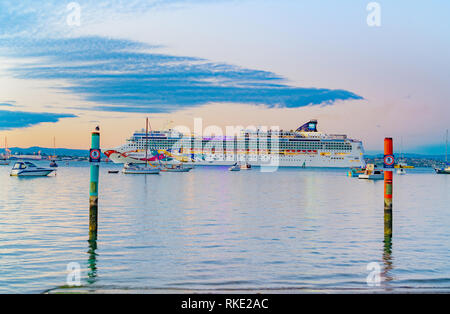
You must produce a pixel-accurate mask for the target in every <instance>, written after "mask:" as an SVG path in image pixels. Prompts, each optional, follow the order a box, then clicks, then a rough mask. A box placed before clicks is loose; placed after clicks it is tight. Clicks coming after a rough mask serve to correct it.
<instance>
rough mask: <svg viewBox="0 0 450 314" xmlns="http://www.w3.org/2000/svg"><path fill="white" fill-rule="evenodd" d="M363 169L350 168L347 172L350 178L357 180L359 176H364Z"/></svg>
mask: <svg viewBox="0 0 450 314" xmlns="http://www.w3.org/2000/svg"><path fill="white" fill-rule="evenodd" d="M364 171H365V168H352V169H350V170H349V171H348V172H347V175H348V176H349V177H351V178H357V177H358V176H359V175H360V174H364Z"/></svg>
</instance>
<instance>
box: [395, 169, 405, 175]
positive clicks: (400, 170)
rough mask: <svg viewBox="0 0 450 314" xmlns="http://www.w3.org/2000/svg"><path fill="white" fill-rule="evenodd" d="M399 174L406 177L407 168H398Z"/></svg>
mask: <svg viewBox="0 0 450 314" xmlns="http://www.w3.org/2000/svg"><path fill="white" fill-rule="evenodd" d="M397 174H398V175H405V174H406V170H405V168H398V169H397Z"/></svg>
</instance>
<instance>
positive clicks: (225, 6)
mask: <svg viewBox="0 0 450 314" xmlns="http://www.w3.org/2000/svg"><path fill="white" fill-rule="evenodd" d="M369 2H370V1H361V0H343V1H333V0H319V1H312V0H311V1H300V0H241V1H239V0H215V1H202V0H184V1H183V0H165V1H164V0H159V1H158V0H150V1H133V0H130V1H121V0H112V1H86V0H84V1H76V2H74V3H71V1H60V0H48V1H32V0H24V1H6V0H2V1H1V2H0V139H1V141H0V142H1V143H3V138H4V137H5V136H6V137H7V138H8V144H9V146H14V147H15V146H19V147H29V146H44V147H51V146H53V136H55V137H56V142H57V146H58V147H66V148H83V149H86V148H88V147H89V140H90V138H89V137H90V135H89V132H90V131H91V130H92V129H93V128H94V127H95V126H96V125H100V126H101V130H102V147H103V148H105V149H106V148H112V147H116V146H119V145H120V144H122V143H123V142H124V140H125V138H127V137H129V136H130V135H131V134H132V132H133V131H134V130H136V129H140V128H142V127H144V125H145V117H147V116H148V117H149V118H150V123H151V126H152V127H153V128H154V129H159V128H162V127H164V126H166V125H167V124H168V121H173V122H172V123H171V126H176V125H186V126H188V127H192V126H193V119H194V118H196V117H201V118H203V125H204V126H208V125H218V126H221V127H225V126H227V125H244V126H246V125H264V126H272V125H277V126H280V128H282V129H294V128H296V127H298V126H299V125H301V124H303V123H304V122H306V121H307V120H309V119H318V120H319V130H321V131H323V132H327V133H343V134H348V135H349V136H350V137H352V138H358V139H362V140H363V141H364V144H365V148H366V150H368V151H376V150H381V149H382V145H383V138H384V137H385V136H391V137H394V140H395V141H396V142H397V143H399V142H400V139H401V138H402V139H403V143H404V150H405V151H407V152H417V153H443V152H444V148H443V147H444V133H445V130H446V129H448V128H450V87H449V82H450V36H449V34H450V22H449V18H448V16H449V14H450V2H448V1H441V0H435V1H433V0H431V1H406V0H405V1H402V0H397V1H377V3H379V5H380V8H381V15H380V23H381V25H380V26H379V27H371V26H369V25H368V23H367V16H368V14H370V12H369V11H368V10H367V5H368V3H369ZM78 8H80V11H79V13H80V14H79V15H78ZM78 17H79V19H78ZM78 21H79V25H77V24H78V23H77V22H78ZM397 149H399V145H397Z"/></svg>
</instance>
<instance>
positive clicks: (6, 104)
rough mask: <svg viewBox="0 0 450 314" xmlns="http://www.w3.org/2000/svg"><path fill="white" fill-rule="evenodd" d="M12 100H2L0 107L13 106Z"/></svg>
mask: <svg viewBox="0 0 450 314" xmlns="http://www.w3.org/2000/svg"><path fill="white" fill-rule="evenodd" d="M14 106H15V105H14V102H11V101H8V102H2V103H0V107H14Z"/></svg>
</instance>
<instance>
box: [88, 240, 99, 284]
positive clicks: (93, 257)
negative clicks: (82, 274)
mask: <svg viewBox="0 0 450 314" xmlns="http://www.w3.org/2000/svg"><path fill="white" fill-rule="evenodd" d="M88 243H89V250H88V251H87V253H88V255H89V257H88V274H87V275H88V278H87V282H88V284H93V283H95V281H96V279H97V253H96V250H97V241H96V240H89V241H88Z"/></svg>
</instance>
